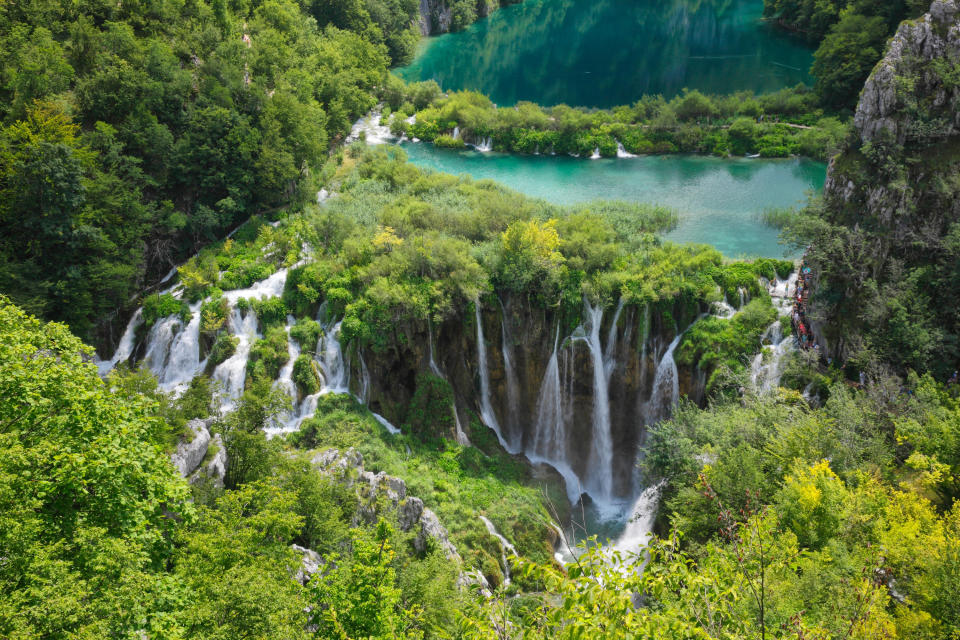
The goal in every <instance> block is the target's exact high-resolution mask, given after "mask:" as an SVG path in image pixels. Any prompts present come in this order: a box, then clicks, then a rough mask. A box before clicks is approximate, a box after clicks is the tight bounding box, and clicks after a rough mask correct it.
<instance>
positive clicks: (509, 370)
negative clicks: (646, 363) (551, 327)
mask: <svg viewBox="0 0 960 640" xmlns="http://www.w3.org/2000/svg"><path fill="white" fill-rule="evenodd" d="M500 312H501V314H502V316H503V320H502V321H501V322H500V350H501V353H502V355H503V369H504V374H505V376H506V379H507V380H506V384H507V410H508V411H509V413H510V415H511V416H514V417H516V416H518V415H520V385H519V384H518V383H517V373H516V372H515V371H514V370H513V359H512V357H511V356H510V352H511V347H512V345H513V341H512V340H511V339H510V330H509V329H508V326H509V323H510V321H509V318H508V317H507V310H506V308H505V307H504V306H503V301H502V300H501V301H500ZM509 435H510V442H511V444H512V445H513V447H514V448H515V449H518V450H519V449H520V448H521V446H522V439H523V434H522V433H520V432H519V430H517V429H512V430H511V432H510V434H509Z"/></svg>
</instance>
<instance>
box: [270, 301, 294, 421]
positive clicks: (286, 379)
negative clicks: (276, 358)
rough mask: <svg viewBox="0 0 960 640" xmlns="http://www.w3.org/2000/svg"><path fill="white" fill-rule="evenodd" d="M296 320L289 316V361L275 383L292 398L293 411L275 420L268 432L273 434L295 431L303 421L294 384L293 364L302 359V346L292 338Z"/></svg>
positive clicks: (282, 368) (286, 327) (275, 386)
mask: <svg viewBox="0 0 960 640" xmlns="http://www.w3.org/2000/svg"><path fill="white" fill-rule="evenodd" d="M295 323H296V320H295V319H294V317H293V316H290V315H288V316H287V323H286V326H285V327H284V329H285V330H286V332H287V361H286V362H285V363H284V365H283V366H282V367H281V368H280V374H279V375H278V376H277V379H276V380H274V381H273V388H274V389H279V390H280V391H283V392H284V393H285V394H286V395H287V397H288V398H290V404H291V409H290V411H288V412H287V414H286V415H285V416H283V417H282V418H279V419H277V420H275V425H274V427H272V428H270V429H269V430H268V431H269V432H271V434H273V433H282V432H285V431H295V430H296V429H297V427H299V426H300V421H301V419H302V417H301V415H300V407H299V406H298V403H297V396H298V394H297V385H296V384H295V383H294V382H293V364H294V362H296V360H297V358H298V357H300V345H299V344H298V343H297V341H296V340H293V339H291V338H290V329H292V328H293V325H294V324H295Z"/></svg>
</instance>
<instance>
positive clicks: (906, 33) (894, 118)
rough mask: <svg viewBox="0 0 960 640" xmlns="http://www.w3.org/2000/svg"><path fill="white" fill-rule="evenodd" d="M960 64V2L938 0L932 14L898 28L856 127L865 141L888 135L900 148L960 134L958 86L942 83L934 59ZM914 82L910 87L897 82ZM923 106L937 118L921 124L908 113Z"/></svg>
mask: <svg viewBox="0 0 960 640" xmlns="http://www.w3.org/2000/svg"><path fill="white" fill-rule="evenodd" d="M958 59H960V7H958V4H957V0H936V1H935V2H934V3H933V4H932V5H931V7H930V12H929V13H927V14H926V15H924V16H923V17H921V18H919V19H917V20H907V21H905V22H904V23H903V24H901V25H900V28H899V29H897V33H896V35H894V37H893V39H892V40H891V42H890V46H889V48H888V50H887V55H886V56H884V58H883V59H882V60H881V61H880V62H879V63H878V64H877V66H876V68H874V70H873V73H871V74H870V77H869V79H868V80H867V83H866V85H865V86H864V88H863V92H862V93H861V95H860V103H859V104H858V105H857V112H856V116H855V118H854V124H855V126H856V128H857V130H858V131H859V132H860V136H861V137H862V138H863V140H864V141H868V142H869V141H872V140H874V139H875V138H877V137H878V136H879V135H881V132H882V131H888V132H889V134H890V135H891V137H892V139H893V140H895V141H896V142H897V143H898V144H904V143H905V142H907V141H908V140H910V139H917V138H941V137H946V136H952V135H957V134H958V133H960V87H958V86H952V87H951V86H950V84H951V83H947V82H944V79H943V78H942V77H940V74H939V73H938V72H937V68H936V67H935V66H933V67H932V66H930V65H925V64H923V63H924V62H929V61H931V60H944V61H953V62H956V61H957V60H958ZM899 78H907V79H910V81H911V82H910V83H909V84H902V83H900V82H898V79H899ZM915 100H916V101H922V102H923V103H925V105H926V108H925V109H924V111H927V112H929V113H933V114H936V117H933V118H930V117H927V118H924V119H923V120H922V121H921V120H920V119H919V118H917V117H916V113H911V112H913V111H914V109H911V108H908V106H909V104H910V103H911V102H913V101H915Z"/></svg>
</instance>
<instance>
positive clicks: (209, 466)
mask: <svg viewBox="0 0 960 640" xmlns="http://www.w3.org/2000/svg"><path fill="white" fill-rule="evenodd" d="M211 450H212V451H213V453H212V455H211ZM204 457H205V458H208V460H207V462H206V463H201V464H200V466H199V467H198V468H197V470H196V471H195V472H194V473H193V475H191V476H190V483H191V484H196V483H198V482H201V481H203V480H206V479H208V478H209V479H210V480H212V481H213V486H215V487H216V488H218V489H222V488H223V479H224V478H225V477H226V475H227V450H226V449H225V448H224V446H223V439H222V438H220V434H219V433H218V434H216V435H215V436H213V438H211V439H210V444H209V445H208V446H207V451H206V452H205V455H204Z"/></svg>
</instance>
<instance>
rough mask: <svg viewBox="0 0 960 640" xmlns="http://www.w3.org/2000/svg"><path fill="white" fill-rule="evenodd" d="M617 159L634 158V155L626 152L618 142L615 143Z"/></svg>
mask: <svg viewBox="0 0 960 640" xmlns="http://www.w3.org/2000/svg"><path fill="white" fill-rule="evenodd" d="M617 157H618V158H636V157H637V156H635V155H634V154H632V153H630V152H628V151H627V150H626V149H624V148H623V145H622V144H621V143H620V142H617Z"/></svg>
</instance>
